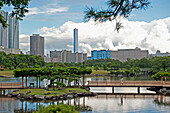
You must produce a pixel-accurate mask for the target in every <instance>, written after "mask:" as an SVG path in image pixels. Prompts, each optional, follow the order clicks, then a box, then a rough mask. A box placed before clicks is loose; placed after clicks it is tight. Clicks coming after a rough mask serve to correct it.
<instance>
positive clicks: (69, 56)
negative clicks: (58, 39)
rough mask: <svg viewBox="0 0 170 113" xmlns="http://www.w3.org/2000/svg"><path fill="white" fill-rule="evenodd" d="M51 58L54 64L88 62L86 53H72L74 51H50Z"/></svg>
mask: <svg viewBox="0 0 170 113" xmlns="http://www.w3.org/2000/svg"><path fill="white" fill-rule="evenodd" d="M50 57H51V61H52V62H62V63H65V62H74V63H77V62H83V61H85V60H87V54H86V53H78V52H76V53H72V51H67V50H62V51H56V50H55V51H50Z"/></svg>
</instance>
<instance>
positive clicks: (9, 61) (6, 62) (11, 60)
mask: <svg viewBox="0 0 170 113" xmlns="http://www.w3.org/2000/svg"><path fill="white" fill-rule="evenodd" d="M44 65H45V62H44V59H43V58H42V57H41V56H34V55H23V54H8V55H7V54H5V53H4V52H0V70H1V71H3V70H13V69H16V68H22V69H23V68H38V67H43V66H44Z"/></svg>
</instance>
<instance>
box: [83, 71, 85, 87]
mask: <svg viewBox="0 0 170 113" xmlns="http://www.w3.org/2000/svg"><path fill="white" fill-rule="evenodd" d="M84 84H85V74H83V88H84V86H85V85H84Z"/></svg>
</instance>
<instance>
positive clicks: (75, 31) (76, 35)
mask: <svg viewBox="0 0 170 113" xmlns="http://www.w3.org/2000/svg"><path fill="white" fill-rule="evenodd" d="M76 52H78V29H76V28H75V29H74V53H76Z"/></svg>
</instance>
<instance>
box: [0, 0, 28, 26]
mask: <svg viewBox="0 0 170 113" xmlns="http://www.w3.org/2000/svg"><path fill="white" fill-rule="evenodd" d="M29 2H30V0H1V1H0V9H1V8H2V7H3V6H5V5H8V6H12V7H13V10H12V14H11V16H16V17H17V19H20V20H22V18H23V17H24V16H25V13H27V12H28V9H27V8H28V4H29ZM0 23H2V26H3V27H7V24H6V20H5V18H4V17H3V16H2V15H1V14H0Z"/></svg>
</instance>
